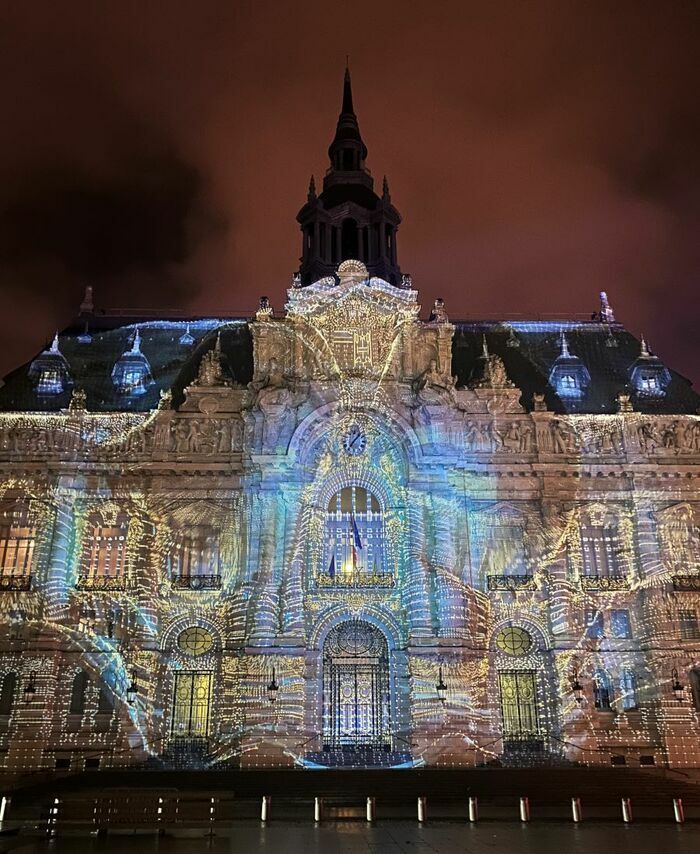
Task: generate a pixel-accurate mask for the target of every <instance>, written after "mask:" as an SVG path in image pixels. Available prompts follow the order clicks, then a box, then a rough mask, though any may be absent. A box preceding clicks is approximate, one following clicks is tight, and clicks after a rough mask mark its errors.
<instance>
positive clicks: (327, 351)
mask: <svg viewBox="0 0 700 854" xmlns="http://www.w3.org/2000/svg"><path fill="white" fill-rule="evenodd" d="M329 155H330V169H329V171H328V173H327V174H326V177H325V178H324V182H323V191H322V192H321V194H320V195H318V196H317V195H316V189H315V187H314V184H313V181H312V184H311V187H310V190H309V195H308V199H307V202H306V204H305V205H304V207H303V208H302V209H301V211H300V213H299V216H298V221H299V224H300V226H301V231H302V241H303V248H302V257H301V267H300V270H299V272H298V273H297V274H295V276H294V278H293V281H292V286H291V287H290V289H289V291H288V300H287V303H286V305H285V307H284V310H283V311H281V312H279V313H276V312H275V311H273V308H272V306H271V305H270V303H269V301H268V300H267V299H266V298H265V297H263V298H262V299H261V302H260V310H259V311H258V312H257V314H256V316H255V318H253V319H231V318H199V319H190V320H187V321H185V320H169V319H164V318H126V317H124V316H109V315H106V314H103V313H99V312H96V311H95V310H94V307H93V304H92V296H91V294H90V293H88V294H87V295H86V300H85V302H84V303H83V305H82V306H81V313H80V317H79V319H78V320H77V321H76V323H75V325H74V326H71V327H70V328H68V329H66V330H65V331H64V332H62V333H61V334H59V335H57V336H56V337H55V339H54V340H53V343H52V344H51V345H50V346H48V347H47V348H46V349H45V350H44V351H43V352H42V353H40V354H39V355H37V357H36V358H35V359H34V360H33V361H32V362H31V363H30V364H29V365H25V366H23V367H21V368H19V369H18V370H16V371H15V372H13V373H12V374H11V375H10V376H8V377H7V378H6V380H5V383H4V385H3V387H2V388H1V389H0V409H1V412H0V484H1V486H0V597H2V610H1V613H0V619H1V622H0V764H1V765H2V769H3V773H4V775H5V777H7V778H17V777H19V776H21V775H24V774H27V773H28V772H34V771H38V770H48V771H51V770H53V769H64V770H67V769H72V770H74V771H76V770H81V769H83V768H98V767H99V768H121V767H128V766H136V767H138V766H151V767H173V766H175V767H200V768H201V767H239V766H241V767H254V766H293V765H304V766H307V767H318V766H339V765H343V766H345V765H347V766H353V765H354V766H393V767H411V766H415V765H422V764H425V765H431V766H443V767H446V766H479V765H484V764H506V765H507V764H521V765H522V764H538V763H567V762H570V763H580V764H587V765H601V764H602V765H609V764H610V763H613V764H628V765H640V764H641V765H646V764H657V765H664V766H672V767H680V766H698V765H700V723H699V720H698V714H699V713H700V624H699V623H698V614H699V613H700V530H699V528H698V523H699V519H700V487H699V481H698V474H699V473H700V419H699V418H698V416H697V414H696V413H697V411H698V406H699V405H700V398H698V395H696V394H695V392H694V391H693V390H692V389H691V387H690V384H689V382H688V381H687V380H685V379H684V378H683V377H681V376H679V375H678V374H676V373H674V372H673V371H672V370H670V369H669V368H668V367H667V366H666V365H665V364H664V363H663V362H662V361H661V359H660V358H658V357H657V356H655V355H653V353H652V352H651V350H650V349H649V347H648V345H647V344H646V342H644V341H638V340H636V339H635V338H634V337H633V336H632V335H631V334H630V333H629V332H627V331H626V330H625V328H624V327H623V326H622V324H621V323H619V322H618V321H617V320H616V319H615V316H614V313H613V310H612V308H611V306H610V304H609V303H608V300H607V297H606V296H605V294H602V295H601V305H600V310H599V311H596V313H595V315H594V316H593V317H592V319H590V320H586V321H579V320H566V321H556V322H555V321H532V322H524V321H519V322H513V323H506V322H492V321H489V322H485V321H484V322H480V321H474V320H472V321H468V322H456V321H451V320H450V319H449V317H448V314H447V309H446V307H445V305H444V303H443V302H442V300H436V301H435V304H434V306H433V309H432V312H431V313H430V316H429V319H427V320H421V319H420V305H419V302H418V293H417V291H416V290H414V289H413V286H412V282H411V280H410V277H408V276H407V275H405V274H402V273H401V271H400V268H399V264H398V256H397V242H396V235H397V229H398V225H399V223H400V216H399V214H398V211H397V210H396V209H395V208H394V207H393V205H392V203H391V199H390V197H389V190H388V184H387V183H386V181H384V186H383V192H382V195H381V196H379V195H377V194H376V193H375V192H374V187H373V181H372V178H371V176H370V174H369V172H368V171H367V169H366V166H365V158H366V155H367V149H366V147H365V145H364V142H363V141H362V138H361V136H360V132H359V126H358V123H357V119H356V116H355V113H354V109H353V103H352V93H351V89H350V79H349V75H346V80H345V87H344V95H343V106H342V112H341V115H340V118H339V121H338V128H337V132H336V136H335V138H334V140H333V142H332V144H331V147H330V149H329Z"/></svg>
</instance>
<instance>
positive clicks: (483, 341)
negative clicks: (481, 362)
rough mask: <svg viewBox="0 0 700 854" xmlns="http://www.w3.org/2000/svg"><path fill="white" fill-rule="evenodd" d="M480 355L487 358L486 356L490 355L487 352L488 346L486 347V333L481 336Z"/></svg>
mask: <svg viewBox="0 0 700 854" xmlns="http://www.w3.org/2000/svg"><path fill="white" fill-rule="evenodd" d="M481 355H482V356H483V358H484V359H488V357H489V355H490V354H489V347H488V344H487V343H486V334H484V335H482V336H481Z"/></svg>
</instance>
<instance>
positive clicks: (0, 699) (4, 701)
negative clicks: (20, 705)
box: [0, 673, 17, 717]
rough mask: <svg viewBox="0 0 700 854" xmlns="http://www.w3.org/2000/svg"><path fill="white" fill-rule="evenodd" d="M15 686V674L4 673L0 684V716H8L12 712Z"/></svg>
mask: <svg viewBox="0 0 700 854" xmlns="http://www.w3.org/2000/svg"><path fill="white" fill-rule="evenodd" d="M16 687H17V674H16V673H6V674H5V676H4V677H3V680H2V685H1V686H0V716H2V717H9V716H10V715H11V714H12V706H13V704H14V700H15V689H16Z"/></svg>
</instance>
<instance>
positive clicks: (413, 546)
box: [402, 493, 434, 637]
mask: <svg viewBox="0 0 700 854" xmlns="http://www.w3.org/2000/svg"><path fill="white" fill-rule="evenodd" d="M426 515H427V508H426V497H425V495H424V494H423V493H414V494H413V495H412V496H410V497H409V502H408V509H407V516H408V529H409V533H408V536H409V545H408V566H407V571H406V576H407V578H406V581H407V584H405V585H404V588H403V591H402V598H403V605H404V608H405V609H406V613H407V614H408V621H409V626H410V632H411V634H412V635H416V636H420V637H432V636H433V635H434V631H433V614H432V602H431V596H430V577H429V573H430V565H429V562H428V556H427V542H426V531H425V525H426Z"/></svg>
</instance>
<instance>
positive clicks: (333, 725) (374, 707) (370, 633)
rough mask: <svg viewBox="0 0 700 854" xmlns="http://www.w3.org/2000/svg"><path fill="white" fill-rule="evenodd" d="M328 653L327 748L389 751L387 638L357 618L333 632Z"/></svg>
mask: <svg viewBox="0 0 700 854" xmlns="http://www.w3.org/2000/svg"><path fill="white" fill-rule="evenodd" d="M323 652H324V659H323V660H324V667H323V743H324V747H327V748H331V749H342V750H352V749H356V748H362V747H387V746H388V745H389V743H390V731H391V727H390V720H389V655H388V647H387V642H386V638H385V637H384V635H383V634H382V633H381V632H380V631H379V629H377V628H375V627H374V626H373V625H371V624H370V623H367V622H365V621H364V620H351V621H348V622H347V623H341V624H340V625H339V626H336V628H334V629H333V630H332V631H331V632H330V634H329V635H328V638H327V639H326V643H325V645H324V649H323Z"/></svg>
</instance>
